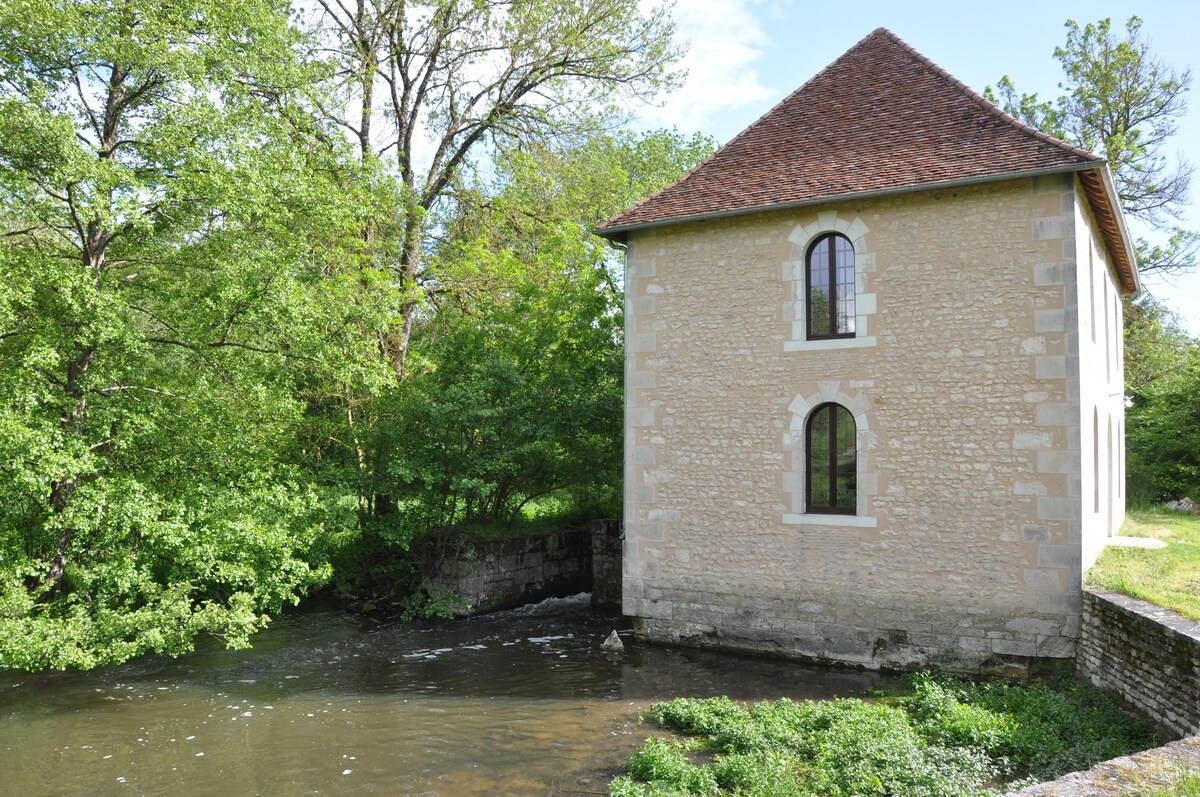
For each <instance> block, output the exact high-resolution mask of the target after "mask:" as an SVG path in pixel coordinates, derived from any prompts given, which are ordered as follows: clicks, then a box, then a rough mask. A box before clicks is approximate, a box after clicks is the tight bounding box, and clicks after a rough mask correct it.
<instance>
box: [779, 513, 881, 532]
mask: <svg viewBox="0 0 1200 797" xmlns="http://www.w3.org/2000/svg"><path fill="white" fill-rule="evenodd" d="M783 522H784V525H787V526H840V527H842V528H858V529H873V528H875V518H873V517H863V516H861V515H784V516H783Z"/></svg>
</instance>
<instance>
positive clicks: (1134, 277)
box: [1079, 162, 1142, 294]
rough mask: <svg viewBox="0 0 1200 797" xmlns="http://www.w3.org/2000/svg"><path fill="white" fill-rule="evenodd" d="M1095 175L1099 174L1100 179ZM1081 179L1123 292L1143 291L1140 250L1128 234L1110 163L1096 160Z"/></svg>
mask: <svg viewBox="0 0 1200 797" xmlns="http://www.w3.org/2000/svg"><path fill="white" fill-rule="evenodd" d="M1095 175H1099V177H1098V179H1097V178H1096V177H1095ZM1079 182H1080V184H1081V185H1082V186H1083V192H1084V195H1085V196H1087V198H1088V202H1089V204H1091V206H1092V213H1093V215H1095V217H1096V221H1097V224H1098V225H1099V227H1100V234H1101V236H1102V237H1103V238H1104V243H1105V244H1106V245H1107V248H1108V251H1109V254H1110V255H1111V258H1112V263H1113V266H1114V267H1115V268H1116V271H1117V275H1118V276H1119V277H1120V278H1121V288H1122V290H1123V292H1124V293H1126V294H1135V293H1140V292H1141V290H1142V280H1141V277H1140V276H1139V275H1138V268H1137V262H1138V260H1137V250H1136V249H1135V248H1134V246H1133V239H1132V238H1131V237H1130V236H1129V228H1128V227H1126V226H1125V214H1124V213H1122V212H1121V199H1120V197H1119V196H1118V194H1117V187H1116V184H1115V183H1113V179H1112V171H1111V170H1109V168H1108V163H1107V162H1106V163H1100V164H1096V165H1095V166H1094V167H1093V168H1091V169H1087V170H1086V171H1084V172H1081V173H1080V175H1079Z"/></svg>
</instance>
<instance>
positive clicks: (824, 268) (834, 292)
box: [804, 232, 857, 340]
mask: <svg viewBox="0 0 1200 797" xmlns="http://www.w3.org/2000/svg"><path fill="white" fill-rule="evenodd" d="M839 239H840V240H842V241H845V242H846V244H847V246H848V247H849V251H850V269H851V271H853V272H855V273H856V274H857V270H856V269H857V266H856V264H855V262H854V243H853V242H852V241H851V240H850V239H849V238H847V237H846V236H844V235H842V234H841V233H836V232H829V233H825V234H824V235H820V236H818V237H817V239H816V240H814V241H813V242H812V243H811V244H809V246H808V252H807V253H806V254H805V256H804V305H805V321H804V333H805V337H806V339H807V340H838V339H843V338H853V337H854V336H855V334H856V332H855V330H854V328H853V327H854V326H855V325H854V324H853V321H852V319H853V315H854V314H853V310H854V309H855V308H854V304H855V289H854V285H853V282H852V283H851V286H850V297H849V300H850V308H851V311H852V312H851V313H850V314H849V315H848V316H847V318H846V320H847V322H849V323H848V326H849V327H850V328H849V329H847V330H844V331H834V332H830V333H815V332H813V267H814V263H813V254H814V253H816V251H817V248H818V247H819V246H820V245H821V244H822V243H824V242H825V241H829V242H830V246H829V247H828V250H829V251H828V255H827V258H826V262H825V263H817V264H815V265H816V267H817V269H818V270H819V272H823V273H824V275H825V277H826V279H827V280H828V285H829V301H828V305H829V317H828V318H827V319H824V320H826V321H828V323H829V329H831V330H837V329H838V314H837V310H838V304H839V303H840V302H841V301H843V300H844V299H845V297H844V296H841V295H839V293H838V280H837V242H838V240H839Z"/></svg>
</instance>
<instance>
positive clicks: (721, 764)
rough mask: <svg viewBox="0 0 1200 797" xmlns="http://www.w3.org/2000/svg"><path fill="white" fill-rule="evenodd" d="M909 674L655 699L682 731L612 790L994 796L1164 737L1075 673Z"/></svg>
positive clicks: (759, 796)
mask: <svg viewBox="0 0 1200 797" xmlns="http://www.w3.org/2000/svg"><path fill="white" fill-rule="evenodd" d="M909 684H910V686H911V690H908V691H906V692H905V693H903V694H899V695H878V696H876V697H875V698H874V699H871V700H859V699H841V700H833V701H825V702H814V701H805V702H796V701H793V700H790V699H788V698H782V699H780V700H776V701H767V702H762V703H757V704H754V705H743V704H740V703H737V702H734V701H732V700H730V699H728V698H725V697H717V698H709V699H694V698H678V699H675V700H671V701H668V702H665V703H658V704H655V705H654V706H653V707H652V708H651V710H650V711H649V713H648V714H647V715H646V717H645V719H647V720H649V721H651V722H653V723H654V724H656V725H658V726H659V727H660V728H663V729H665V730H667V731H670V732H672V734H671V735H670V736H667V737H661V736H655V737H651V738H649V739H648V740H647V741H646V744H645V745H644V746H643V747H642V748H641V749H640V750H638V751H637V752H636V753H635V754H634V755H633V756H632V757H631V758H630V759H629V762H628V773H627V774H625V775H622V776H621V777H619V778H617V779H616V780H614V781H613V783H612V784H611V794H612V795H613V797H683V795H718V794H734V795H739V796H740V797H852V796H856V797H872V796H877V797H884V796H885V795H905V797H983V796H984V795H994V794H998V793H1001V792H1003V791H1005V790H1007V789H1009V788H1012V787H1013V786H1014V785H1015V784H1019V783H1022V782H1034V781H1040V780H1049V779H1052V778H1056V777H1059V776H1060V775H1062V774H1065V773H1067V772H1072V771H1075V770H1078V769H1086V768H1088V767H1090V766H1092V765H1094V764H1095V763H1097V762H1099V761H1103V760H1106V759H1109V758H1113V757H1116V756H1120V755H1126V754H1128V753H1131V752H1134V751H1137V750H1141V749H1145V748H1146V747H1149V746H1150V745H1151V744H1153V741H1154V735H1153V728H1152V727H1151V726H1150V725H1149V724H1148V723H1147V722H1145V721H1143V720H1141V719H1138V718H1136V717H1133V716H1131V715H1129V714H1127V713H1125V712H1124V711H1123V710H1122V709H1121V708H1120V707H1118V706H1117V705H1116V704H1114V703H1113V702H1112V701H1111V700H1109V699H1108V698H1107V697H1105V696H1104V695H1103V694H1102V693H1101V692H1100V691H1099V690H1096V689H1094V688H1092V687H1090V686H1088V685H1083V684H1077V683H1075V682H1074V681H1073V680H1071V678H1070V677H1069V674H1063V675H1061V676H1059V677H1058V678H1057V679H1056V680H1055V681H1054V682H1053V683H1052V684H1024V685H1018V684H1009V683H1002V682H992V683H972V682H970V681H965V680H961V679H958V678H954V677H951V676H947V675H942V674H934V673H920V674H917V675H915V676H912V678H911V679H910V681H909ZM1185 794H1187V793H1185ZM1156 797H1157V796H1156Z"/></svg>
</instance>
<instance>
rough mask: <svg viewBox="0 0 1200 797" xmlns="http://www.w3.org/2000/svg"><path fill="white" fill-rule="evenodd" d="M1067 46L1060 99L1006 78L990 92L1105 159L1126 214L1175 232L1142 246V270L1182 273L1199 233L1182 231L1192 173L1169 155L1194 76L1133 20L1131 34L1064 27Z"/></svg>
mask: <svg viewBox="0 0 1200 797" xmlns="http://www.w3.org/2000/svg"><path fill="white" fill-rule="evenodd" d="M1066 28H1067V40H1066V43H1065V44H1064V45H1063V46H1062V47H1058V48H1055V50H1054V57H1055V59H1056V60H1057V61H1058V62H1059V64H1060V65H1061V66H1062V69H1063V72H1064V74H1065V79H1064V81H1063V82H1061V83H1059V88H1060V89H1062V90H1063V91H1064V92H1066V93H1065V94H1063V95H1062V96H1060V97H1058V98H1057V99H1054V100H1050V101H1046V100H1039V99H1038V96H1037V95H1036V94H1023V93H1018V91H1017V89H1016V86H1015V85H1014V84H1013V81H1012V80H1011V79H1010V78H1009V77H1008V76H1007V75H1006V76H1004V77H1003V78H1001V80H1000V81H999V83H998V84H997V89H996V90H993V89H992V88H991V87H990V86H989V87H988V88H987V89H986V90H985V94H986V95H987V96H988V98H989V99H991V100H992V101H993V102H996V103H998V104H999V105H1000V106H1001V107H1002V108H1003V109H1004V110H1005V111H1006V112H1008V113H1010V114H1012V115H1013V116H1015V117H1017V118H1018V119H1021V120H1022V121H1025V122H1027V123H1028V124H1030V125H1032V126H1034V127H1037V128H1039V129H1041V130H1044V131H1046V132H1047V133H1050V134H1051V135H1054V136H1056V137H1058V138H1061V139H1063V140H1064V141H1069V142H1071V143H1072V144H1075V145H1077V146H1080V147H1082V148H1084V149H1086V150H1089V151H1092V152H1098V153H1102V154H1103V155H1104V156H1105V157H1106V158H1107V159H1108V162H1109V167H1110V169H1111V170H1112V174H1113V182H1114V183H1115V185H1116V187H1117V193H1118V195H1119V196H1120V199H1121V205H1122V207H1123V209H1124V210H1125V212H1126V213H1127V214H1129V215H1130V216H1133V217H1134V218H1136V219H1139V220H1141V221H1143V222H1146V223H1147V224H1149V225H1150V226H1152V227H1154V228H1156V229H1159V230H1163V231H1166V232H1168V235H1169V237H1168V239H1167V241H1166V242H1165V243H1160V244H1152V243H1150V242H1148V241H1146V240H1139V241H1138V267H1139V269H1140V270H1141V271H1142V272H1143V273H1146V272H1151V271H1158V272H1165V273H1171V272H1180V271H1184V270H1188V269H1190V268H1192V267H1193V266H1194V265H1195V262H1196V255H1197V252H1198V251H1200V234H1198V233H1196V232H1194V231H1190V230H1186V229H1183V228H1182V227H1180V226H1178V224H1177V222H1178V221H1179V220H1180V219H1181V217H1182V215H1183V211H1184V207H1185V205H1186V203H1187V199H1188V191H1189V188H1190V185H1191V177H1192V172H1193V168H1192V166H1191V165H1190V164H1188V163H1187V162H1185V161H1183V160H1181V159H1172V158H1170V157H1168V155H1167V154H1166V153H1165V152H1164V150H1165V148H1166V146H1167V143H1168V142H1169V141H1170V139H1171V137H1172V136H1173V135H1174V134H1175V133H1176V131H1177V130H1178V126H1179V120H1180V119H1181V118H1182V117H1183V115H1184V114H1185V113H1186V111H1187V91H1188V89H1189V88H1190V86H1191V82H1192V75H1191V71H1190V70H1186V69H1185V70H1184V71H1183V72H1176V71H1175V70H1174V69H1173V68H1172V67H1171V66H1170V65H1168V64H1166V63H1164V62H1163V61H1162V60H1161V59H1160V58H1158V57H1156V56H1155V55H1154V53H1153V51H1152V50H1151V47H1150V42H1149V41H1147V40H1146V39H1145V38H1143V36H1142V33H1141V29H1142V20H1141V19H1139V18H1138V17H1136V16H1134V17H1130V18H1129V20H1128V21H1127V22H1126V23H1125V33H1124V36H1119V35H1118V34H1116V33H1114V32H1113V30H1112V21H1111V20H1109V19H1104V20H1101V21H1100V22H1097V23H1089V24H1087V25H1084V26H1082V27H1081V26H1080V25H1079V23H1077V22H1076V21H1075V20H1068V21H1067V23H1066Z"/></svg>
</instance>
